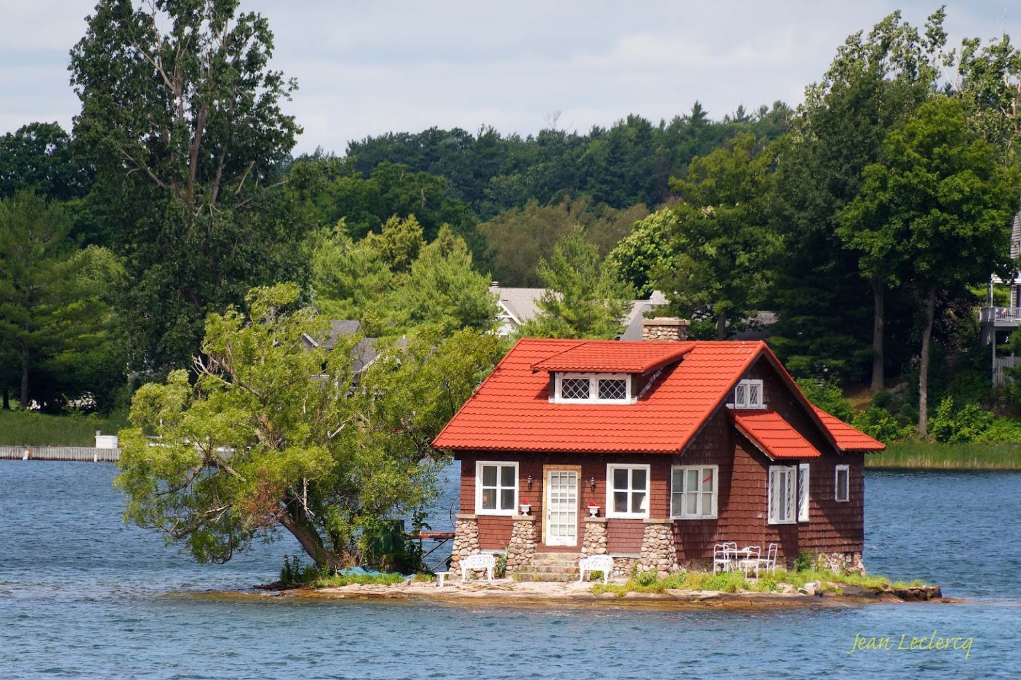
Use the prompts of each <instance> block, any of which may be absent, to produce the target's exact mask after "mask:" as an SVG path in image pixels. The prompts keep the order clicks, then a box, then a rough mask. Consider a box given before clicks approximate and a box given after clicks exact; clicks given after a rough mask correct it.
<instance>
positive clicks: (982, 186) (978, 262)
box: [848, 96, 1016, 435]
mask: <svg viewBox="0 0 1021 680" xmlns="http://www.w3.org/2000/svg"><path fill="white" fill-rule="evenodd" d="M884 158H885V162H884V163H875V164H872V165H869V166H868V167H866V168H865V172H864V177H863V186H862V189H861V192H860V194H859V196H858V197H857V198H856V199H855V200H854V202H852V203H851V204H850V206H849V207H848V210H849V212H850V213H852V214H871V215H878V216H882V222H883V223H884V224H885V225H886V226H885V228H884V233H886V234H889V237H890V239H891V240H892V241H894V242H896V243H897V244H899V245H898V246H897V247H898V248H899V249H901V250H902V252H903V257H904V260H905V262H906V263H907V267H908V271H909V273H910V276H911V277H912V279H913V280H914V282H915V284H916V285H917V287H918V289H919V291H920V292H921V294H922V297H923V303H924V308H925V327H924V330H923V332H922V347H921V361H920V367H919V370H920V373H919V386H918V411H919V417H918V429H919V431H920V432H921V433H922V434H923V435H925V434H926V433H927V426H928V380H929V359H930V353H931V352H930V349H931V338H932V328H933V322H934V319H935V312H936V298H937V294H940V293H945V292H949V291H954V290H956V289H959V288H961V287H963V286H968V285H975V284H979V283H982V282H983V281H985V280H986V279H987V277H988V276H989V273H990V272H999V273H1001V274H1004V275H1006V274H1007V273H1008V272H1009V269H1010V262H1009V250H1010V248H1009V239H1010V226H1009V225H1010V215H1011V212H1012V208H1013V206H1014V204H1015V201H1016V197H1015V194H1014V192H1013V188H1012V187H1011V185H1010V182H1009V181H1008V176H1007V175H1006V173H1005V172H1004V171H1003V170H1002V168H1001V167H1000V166H999V165H998V164H997V162H996V156H995V152H994V150H993V148H992V147H991V146H990V145H989V144H988V143H986V142H985V141H984V140H982V139H981V138H979V137H978V136H977V135H976V134H975V133H974V132H972V131H970V130H969V127H968V124H967V121H966V120H965V116H964V109H963V106H962V105H961V103H960V102H959V101H955V100H951V99H948V98H946V97H943V96H938V97H935V98H934V99H933V100H932V101H929V102H926V103H925V104H923V105H922V106H921V107H920V108H919V110H918V113H917V114H916V115H914V116H912V117H911V119H909V121H908V122H907V123H906V124H905V125H904V126H903V127H902V128H899V129H896V130H894V131H893V132H891V133H890V134H889V136H888V138H887V139H886V141H885V143H884Z"/></svg>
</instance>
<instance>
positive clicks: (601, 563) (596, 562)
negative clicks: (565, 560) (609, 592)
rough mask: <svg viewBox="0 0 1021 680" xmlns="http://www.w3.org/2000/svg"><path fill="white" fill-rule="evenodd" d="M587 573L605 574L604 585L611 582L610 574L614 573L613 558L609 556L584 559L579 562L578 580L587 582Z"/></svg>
mask: <svg viewBox="0 0 1021 680" xmlns="http://www.w3.org/2000/svg"><path fill="white" fill-rule="evenodd" d="M586 571H601V572H603V585H606V584H607V583H609V582H610V572H612V571H613V558H612V557H610V556H609V555H592V556H591V557H583V558H581V560H579V561H578V572H579V574H578V580H579V581H584V580H585V572H586Z"/></svg>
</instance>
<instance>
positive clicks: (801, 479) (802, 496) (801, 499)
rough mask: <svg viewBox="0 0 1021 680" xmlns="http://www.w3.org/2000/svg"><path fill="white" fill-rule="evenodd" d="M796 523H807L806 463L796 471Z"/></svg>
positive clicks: (807, 487) (807, 486)
mask: <svg viewBox="0 0 1021 680" xmlns="http://www.w3.org/2000/svg"><path fill="white" fill-rule="evenodd" d="M798 473H799V474H798V521H799V522H807V521H808V489H809V485H808V463H802V464H801V465H800V466H799V469H798Z"/></svg>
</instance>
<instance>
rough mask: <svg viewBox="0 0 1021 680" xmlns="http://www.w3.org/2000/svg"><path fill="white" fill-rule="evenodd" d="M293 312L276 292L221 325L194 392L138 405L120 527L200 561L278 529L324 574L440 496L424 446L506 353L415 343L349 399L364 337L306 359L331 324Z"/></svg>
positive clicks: (479, 339)
mask: <svg viewBox="0 0 1021 680" xmlns="http://www.w3.org/2000/svg"><path fill="white" fill-rule="evenodd" d="M298 298H299V294H298V288H297V287H296V286H294V285H292V284H284V285H278V286H274V287H272V288H268V289H257V290H254V291H252V293H251V294H250V296H249V297H248V310H249V311H248V313H244V312H242V311H240V310H237V309H230V310H228V311H227V312H226V313H224V314H215V313H214V314H211V315H210V316H209V318H208V320H207V323H206V335H205V340H204V342H203V344H202V358H201V359H196V360H195V374H194V376H192V377H193V378H194V383H192V382H190V379H189V375H188V374H187V373H186V372H185V371H183V370H178V371H174V372H172V373H171V374H170V376H169V378H168V380H167V381H166V382H165V383H150V384H147V385H144V386H143V387H142V388H140V389H139V390H138V392H137V393H136V394H135V397H134V399H133V401H132V406H131V423H132V425H131V427H130V428H128V429H126V430H122V431H121V443H122V447H123V449H124V451H123V456H122V459H121V463H120V469H121V472H120V475H119V476H118V477H117V482H116V483H117V485H118V486H119V487H120V488H122V489H123V490H124V491H125V492H126V494H127V497H128V507H127V511H126V518H127V519H128V520H129V521H132V522H134V523H136V524H138V525H139V526H142V527H146V528H153V529H157V530H159V531H162V532H163V533H164V535H165V537H166V539H167V541H168V543H178V544H181V545H183V546H185V547H186V548H187V549H188V550H189V551H190V552H191V553H192V555H194V557H195V558H196V559H198V560H199V561H211V562H225V561H227V560H229V559H230V558H231V557H232V556H233V555H234V554H235V553H237V552H239V551H242V550H244V549H245V548H247V547H248V545H249V544H250V542H251V540H252V539H253V538H254V537H256V536H257V535H258V534H259V533H261V532H271V531H274V530H276V529H278V528H280V529H283V530H285V531H287V532H289V533H290V534H292V535H293V536H294V537H295V538H296V539H297V540H298V542H299V543H300V544H301V546H302V548H303V549H304V550H305V551H306V552H307V553H308V555H309V556H310V557H311V558H312V559H313V560H314V561H315V563H316V564H317V565H319V566H321V567H327V568H331V569H337V568H341V567H345V566H349V565H353V564H357V563H359V562H361V561H362V560H363V559H364V556H365V552H364V548H365V547H366V541H367V539H368V538H369V537H371V536H372V535H374V534H375V533H377V532H378V531H379V529H380V527H381V526H382V525H383V523H384V522H385V521H386V520H388V519H392V518H395V517H400V516H403V515H405V514H408V513H411V512H413V511H415V510H418V509H421V508H422V507H423V505H424V504H425V503H426V502H427V501H428V500H429V499H431V498H432V497H433V496H434V493H435V484H434V483H435V474H436V471H437V469H438V467H439V465H440V464H442V458H440V459H437V458H436V457H434V454H433V452H432V451H431V450H430V442H431V441H432V439H433V437H435V435H436V434H437V433H438V432H439V430H440V428H442V426H443V425H444V424H446V422H447V420H449V418H450V417H452V416H453V414H454V412H455V411H456V410H457V409H458V408H459V407H460V406H461V404H462V403H463V402H464V401H465V400H466V399H467V398H468V397H469V396H470V395H471V393H472V390H473V389H474V388H475V387H476V386H477V385H478V383H479V381H480V380H481V379H482V377H484V375H485V374H486V373H487V372H488V371H489V370H491V368H492V366H493V365H494V363H495V361H496V360H497V358H498V357H499V355H500V342H499V339H498V338H496V337H495V336H494V335H492V334H480V333H475V332H471V331H462V332H458V333H456V334H454V335H453V336H452V337H450V338H446V339H438V338H436V337H435V336H434V337H414V338H411V339H410V340H409V342H408V343H407V346H406V347H405V348H403V349H402V348H398V347H396V346H394V345H385V346H383V345H381V346H379V347H378V349H379V351H380V356H379V358H378V359H377V361H376V362H375V363H374V364H373V365H372V366H371V367H370V368H369V369H368V370H367V371H366V372H365V373H363V374H362V376H361V380H360V383H359V384H358V386H357V389H352V373H351V369H352V355H351V352H350V350H351V348H352V346H353V343H354V342H355V340H356V339H357V338H338V339H337V344H336V346H335V348H334V349H333V350H332V351H330V352H327V351H326V350H323V349H319V348H316V349H313V350H310V351H306V350H305V349H304V346H303V345H304V343H303V341H302V337H303V335H304V334H308V335H310V336H311V337H323V336H324V333H325V332H326V329H327V326H328V322H327V321H326V320H325V319H324V318H323V317H321V316H319V315H317V314H316V313H315V311H314V310H312V309H310V308H296V304H297V301H298ZM147 435H155V436H156V437H158V439H156V440H152V439H150V438H148V437H147Z"/></svg>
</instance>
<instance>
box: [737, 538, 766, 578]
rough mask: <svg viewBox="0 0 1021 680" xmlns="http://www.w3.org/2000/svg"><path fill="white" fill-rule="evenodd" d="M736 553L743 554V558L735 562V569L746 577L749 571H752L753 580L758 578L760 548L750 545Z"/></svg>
mask: <svg viewBox="0 0 1021 680" xmlns="http://www.w3.org/2000/svg"><path fill="white" fill-rule="evenodd" d="M738 552H740V553H743V554H744V557H742V558H741V559H739V560H738V561H737V568H738V569H740V570H741V571H743V572H744V575H745V576H748V572H749V571H754V572H755V578H758V577H759V561H760V558H761V557H762V548H760V547H759V546H757V545H750V546H748V547H747V548H741V550H739V551H738Z"/></svg>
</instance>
